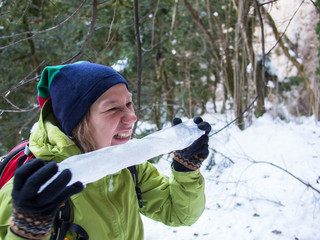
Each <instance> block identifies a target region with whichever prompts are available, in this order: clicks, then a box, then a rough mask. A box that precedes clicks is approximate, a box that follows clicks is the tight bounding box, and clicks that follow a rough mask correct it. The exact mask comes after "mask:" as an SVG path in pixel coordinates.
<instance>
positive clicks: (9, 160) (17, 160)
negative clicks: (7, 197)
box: [0, 140, 143, 240]
mask: <svg viewBox="0 0 320 240" xmlns="http://www.w3.org/2000/svg"><path fill="white" fill-rule="evenodd" d="M32 158H34V155H33V154H32V152H31V151H30V149H29V140H25V141H23V142H21V143H19V144H18V145H17V146H15V147H14V148H13V149H12V150H11V151H10V152H9V153H8V154H7V155H6V156H5V157H4V158H2V159H1V161H0V190H1V188H2V187H3V185H5V184H6V183H7V182H8V181H9V180H10V179H11V178H12V177H13V175H14V173H15V171H16V169H17V168H19V167H21V165H22V164H24V163H26V162H27V161H29V160H30V159H32ZM128 169H129V171H130V173H131V175H132V179H133V181H134V185H135V190H136V194H137V199H138V203H139V207H140V208H142V207H143V204H142V203H143V202H142V197H141V190H140V188H139V186H138V173H137V169H136V166H135V165H134V166H131V167H128ZM69 219H70V201H69V200H68V201H66V202H65V203H64V204H62V205H61V207H60V209H59V211H58V213H57V215H56V217H55V220H54V223H53V228H54V233H53V234H52V235H51V238H50V240H63V239H65V235H66V233H67V232H68V231H70V232H75V233H76V234H77V239H78V240H87V239H89V235H88V234H87V232H86V231H85V230H84V229H83V228H82V227H81V226H80V225H78V224H75V223H72V222H70V221H69Z"/></svg>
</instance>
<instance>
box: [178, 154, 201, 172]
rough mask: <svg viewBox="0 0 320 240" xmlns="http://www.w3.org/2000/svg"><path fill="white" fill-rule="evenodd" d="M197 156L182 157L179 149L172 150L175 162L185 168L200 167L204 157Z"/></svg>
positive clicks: (194, 168)
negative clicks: (191, 157) (190, 157)
mask: <svg viewBox="0 0 320 240" xmlns="http://www.w3.org/2000/svg"><path fill="white" fill-rule="evenodd" d="M197 158H198V156H197V155H196V156H194V157H193V159H188V158H184V157H183V156H182V152H181V151H174V152H173V159H174V160H176V161H177V162H179V163H181V164H182V165H183V166H185V167H186V168H189V169H191V170H197V169H199V168H200V167H201V164H202V161H203V160H204V159H202V158H198V159H197Z"/></svg>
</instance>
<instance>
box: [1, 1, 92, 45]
mask: <svg viewBox="0 0 320 240" xmlns="http://www.w3.org/2000/svg"><path fill="white" fill-rule="evenodd" d="M86 2H87V0H84V1H83V2H82V3H81V5H80V6H79V7H78V8H77V9H76V11H74V12H73V13H72V14H71V15H70V16H69V17H67V18H66V19H65V20H64V21H62V22H61V23H59V24H57V25H55V26H53V27H51V28H47V29H44V30H41V31H26V32H23V33H19V34H14V35H9V36H2V37H0V39H1V38H13V37H17V36H21V35H25V34H32V36H30V37H27V38H23V39H20V40H18V41H16V42H13V43H10V44H9V45H6V46H3V47H0V50H2V49H5V48H8V47H11V46H14V45H16V44H18V43H20V42H23V41H26V40H28V39H32V38H34V37H35V36H36V35H37V34H41V33H45V32H49V31H51V30H54V29H56V28H58V27H60V26H62V25H63V24H65V23H66V22H68V21H69V20H70V19H71V18H73V17H74V16H75V15H76V14H77V13H78V12H79V11H80V9H81V8H82V7H83V5H84V4H85V3H86Z"/></svg>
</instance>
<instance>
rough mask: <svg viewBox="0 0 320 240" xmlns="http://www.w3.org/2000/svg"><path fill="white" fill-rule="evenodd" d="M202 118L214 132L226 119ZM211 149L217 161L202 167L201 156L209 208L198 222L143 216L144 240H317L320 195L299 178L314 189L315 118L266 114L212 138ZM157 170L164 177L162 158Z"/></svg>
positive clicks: (319, 184)
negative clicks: (177, 222) (287, 118)
mask: <svg viewBox="0 0 320 240" xmlns="http://www.w3.org/2000/svg"><path fill="white" fill-rule="evenodd" d="M203 118H204V119H205V120H206V121H208V122H210V123H211V124H213V129H214V130H219V129H221V128H222V127H223V126H224V125H225V124H226V123H227V122H228V121H229V120H230V119H232V117H228V118H229V119H226V116H222V115H219V114H212V113H211V114H206V115H204V116H203ZM210 146H211V147H212V148H213V149H215V151H216V154H215V163H216V164H215V165H214V166H213V167H212V169H211V171H209V170H207V169H206V166H207V165H208V163H209V160H208V159H207V160H206V162H205V163H204V165H203V167H202V169H201V171H202V174H203V175H204V177H205V179H206V196H207V203H206V210H205V211H204V213H203V214H202V216H201V217H200V219H199V220H198V221H197V222H196V223H195V224H194V225H192V226H191V227H168V226H165V225H163V224H162V223H158V222H154V221H153V220H150V219H148V218H145V217H143V222H144V226H145V239H146V240H153V239H154V240H159V239H176V240H187V239H201V240H202V239H210V240H212V239H214V240H229V239H230V240H231V239H232V240H242V239H243V240H248V239H250V240H251V239H256V240H260V239H261V240H269V239H270V240H271V239H272V240H274V239H275V240H277V239H281V240H284V239H285V240H319V239H320V193H318V192H316V191H315V190H312V189H311V188H310V187H307V186H306V185H305V184H303V183H301V182H300V181H299V180H301V181H303V182H305V183H306V184H310V185H311V186H312V187H314V188H316V189H317V190H318V191H320V125H319V123H318V124H316V123H315V121H314V118H313V117H300V118H292V120H291V121H290V122H285V121H282V120H280V119H273V118H272V117H271V115H270V114H265V115H264V116H263V117H261V118H258V119H254V121H253V124H252V126H250V127H249V128H247V129H246V130H244V131H240V130H239V129H238V127H236V126H235V125H232V126H230V127H228V128H227V129H225V130H223V131H221V132H220V133H218V134H216V135H213V136H212V137H211V138H210ZM272 164H274V165H272ZM156 166H157V167H158V169H159V171H161V172H162V173H164V174H166V175H169V174H170V161H169V160H168V159H166V158H162V159H161V160H160V162H159V164H156ZM277 166H278V167H277ZM279 167H281V168H282V169H280V168H279ZM286 171H287V172H286ZM291 174H292V175H291ZM298 179H299V180H298Z"/></svg>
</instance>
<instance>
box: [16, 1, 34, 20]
mask: <svg viewBox="0 0 320 240" xmlns="http://www.w3.org/2000/svg"><path fill="white" fill-rule="evenodd" d="M30 2H31V0H29V1H28V4H27V6H26V8H25V9H24V11H23V13H22V15H21V17H20V18H19V19H18V21H17V23H18V22H20V21H21V19H22V18H23V17H24V15H25V14H26V11H27V10H28V8H29V5H30Z"/></svg>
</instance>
